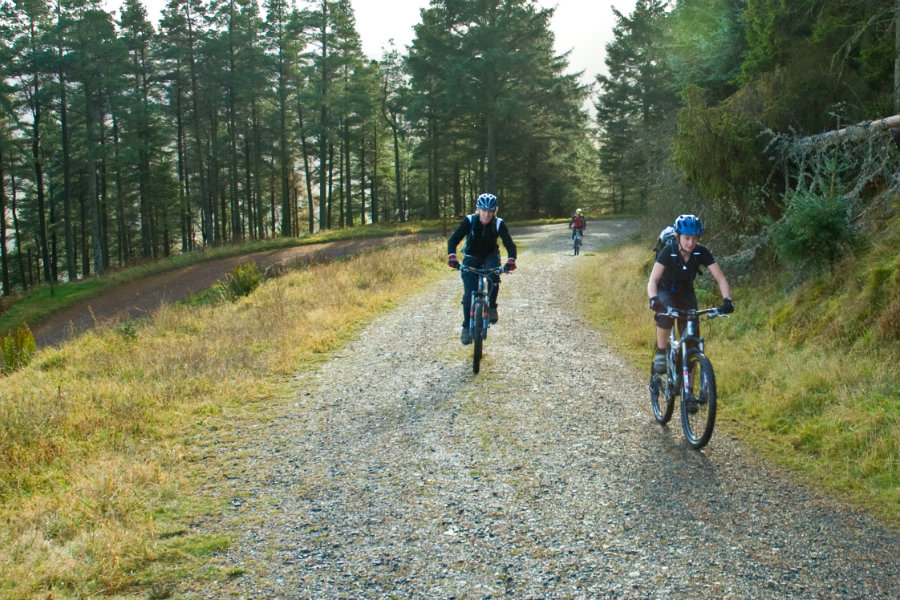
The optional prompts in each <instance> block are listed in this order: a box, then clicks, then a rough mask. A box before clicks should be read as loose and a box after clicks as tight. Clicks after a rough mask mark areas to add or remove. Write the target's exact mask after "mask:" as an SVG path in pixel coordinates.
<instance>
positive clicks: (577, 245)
mask: <svg viewBox="0 0 900 600" xmlns="http://www.w3.org/2000/svg"><path fill="white" fill-rule="evenodd" d="M581 243H582V242H581V232H580V231H577V230H576V231H575V235H574V236H573V237H572V247H573V248H574V250H575V256H578V254H579V253H580V252H581Z"/></svg>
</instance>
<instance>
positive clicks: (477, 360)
mask: <svg viewBox="0 0 900 600" xmlns="http://www.w3.org/2000/svg"><path fill="white" fill-rule="evenodd" d="M472 324H473V325H474V327H472V372H473V373H476V374H477V373H478V371H479V370H480V369H481V351H482V343H483V342H484V300H481V299H476V300H475V301H474V304H473V305H472Z"/></svg>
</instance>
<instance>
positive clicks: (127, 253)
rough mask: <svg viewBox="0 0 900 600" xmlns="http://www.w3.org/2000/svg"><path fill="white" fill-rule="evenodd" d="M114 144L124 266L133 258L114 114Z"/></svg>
mask: <svg viewBox="0 0 900 600" xmlns="http://www.w3.org/2000/svg"><path fill="white" fill-rule="evenodd" d="M113 144H114V148H115V154H114V159H115V161H116V241H117V246H118V248H119V255H118V259H119V266H120V267H123V266H125V265H126V264H128V262H129V261H130V260H131V236H129V234H128V222H127V221H126V216H125V190H124V185H123V182H122V159H121V157H120V152H119V150H120V145H119V122H118V119H117V118H116V117H115V116H113Z"/></svg>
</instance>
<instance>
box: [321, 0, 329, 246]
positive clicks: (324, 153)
mask: <svg viewBox="0 0 900 600" xmlns="http://www.w3.org/2000/svg"><path fill="white" fill-rule="evenodd" d="M326 23H328V2H325V1H324V0H323V2H322V32H321V33H322V37H321V39H320V41H321V43H322V54H321V59H322V61H321V62H322V73H321V76H322V79H321V84H322V89H321V94H322V97H321V105H320V106H319V118H320V124H319V127H320V133H319V229H320V230H322V229H328V228H329V226H328V223H329V214H328V213H329V212H331V197H330V196H329V195H328V194H326V192H327V191H328V190H327V188H326V186H327V184H328V183H327V180H326V178H325V173H326V171H325V169H326V165H328V146H329V144H328V133H327V131H326V130H327V128H328V101H327V99H328V68H327V67H328V65H327V62H328V51H329V47H328V28H327V27H326V25H325V24H326Z"/></svg>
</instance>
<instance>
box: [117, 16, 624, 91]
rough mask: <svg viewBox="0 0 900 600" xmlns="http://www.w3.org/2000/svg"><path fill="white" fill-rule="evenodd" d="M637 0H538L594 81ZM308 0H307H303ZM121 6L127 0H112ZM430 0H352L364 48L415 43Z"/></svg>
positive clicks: (562, 44)
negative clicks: (618, 25)
mask: <svg viewBox="0 0 900 600" xmlns="http://www.w3.org/2000/svg"><path fill="white" fill-rule="evenodd" d="M143 2H144V6H146V7H147V15H148V16H149V17H150V20H151V21H153V22H154V23H157V22H158V21H159V15H160V13H161V12H162V9H163V8H164V7H165V5H166V4H167V2H168V0H143ZM634 2H635V0H611V1H609V2H601V1H599V0H538V4H540V5H541V6H543V7H546V8H552V7H554V6H556V13H555V14H554V15H553V20H552V22H551V24H550V27H551V29H552V30H553V33H554V35H555V37H556V47H555V50H556V52H557V53H558V54H562V53H563V52H566V51H569V50H571V54H570V55H569V68H570V72H573V73H574V72H577V71H584V75H583V76H582V80H581V81H582V83H584V84H590V83H593V81H594V76H595V75H596V74H597V73H601V72H605V71H606V65H605V64H604V62H603V61H604V59H605V58H606V44H607V43H608V42H609V41H610V40H611V39H612V29H613V26H614V25H615V19H614V17H613V13H612V8H611V7H612V6H615V7H616V9H618V10H619V11H621V12H622V13H624V14H625V15H629V14H630V13H631V12H632V11H633V10H634ZM300 3H302V0H300ZM106 4H107V6H108V7H112V8H114V9H115V10H116V11H117V10H118V7H119V6H120V5H121V0H106ZM429 4H430V1H429V0H388V1H385V0H351V5H352V6H353V11H354V12H355V14H356V29H357V31H359V35H360V37H361V38H362V46H363V52H365V53H366V55H367V56H368V57H369V58H374V59H378V58H381V56H382V54H383V50H384V49H385V48H387V47H388V45H389V43H390V40H392V39H393V41H394V45H395V46H396V47H397V49H398V50H399V51H400V52H401V53H405V51H406V47H407V46H408V45H410V44H411V43H412V39H413V26H414V25H416V24H417V23H418V22H419V21H420V13H419V11H420V10H421V9H423V8H427V7H428V6H429Z"/></svg>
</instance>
